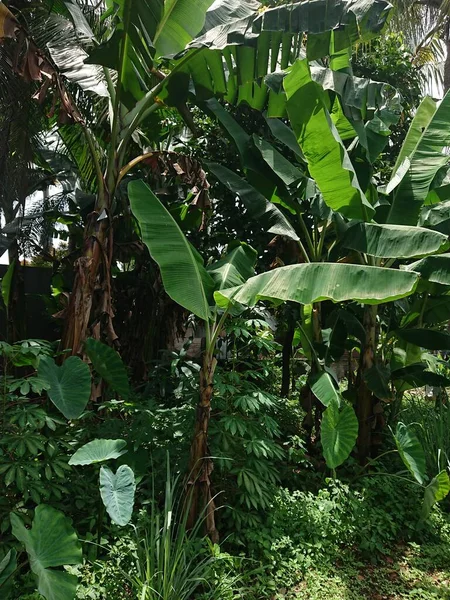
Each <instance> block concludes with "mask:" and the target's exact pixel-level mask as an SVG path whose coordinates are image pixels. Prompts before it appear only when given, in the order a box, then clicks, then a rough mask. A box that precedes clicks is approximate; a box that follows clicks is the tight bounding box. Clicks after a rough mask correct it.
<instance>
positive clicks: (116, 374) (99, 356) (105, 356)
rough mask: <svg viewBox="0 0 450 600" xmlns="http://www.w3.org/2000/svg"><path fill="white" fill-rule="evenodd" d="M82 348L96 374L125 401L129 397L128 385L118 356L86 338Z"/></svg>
mask: <svg viewBox="0 0 450 600" xmlns="http://www.w3.org/2000/svg"><path fill="white" fill-rule="evenodd" d="M84 348H85V350H86V354H87V355H88V356H89V358H90V360H91V362H92V364H93V365H94V369H95V370H96V371H97V373H98V374H99V375H100V376H101V377H102V378H103V379H104V380H105V381H106V382H107V383H109V385H110V386H111V387H112V389H113V390H115V391H116V392H117V393H118V394H120V395H121V396H122V397H123V398H125V400H126V399H127V398H128V396H129V395H130V385H129V383H128V375H127V371H126V369H125V365H124V364H123V362H122V359H121V358H120V356H119V354H118V353H117V352H116V351H115V350H113V349H112V348H110V347H109V346H107V345H106V344H102V342H99V341H98V340H95V339H94V338H88V339H87V340H86V342H85V344H84Z"/></svg>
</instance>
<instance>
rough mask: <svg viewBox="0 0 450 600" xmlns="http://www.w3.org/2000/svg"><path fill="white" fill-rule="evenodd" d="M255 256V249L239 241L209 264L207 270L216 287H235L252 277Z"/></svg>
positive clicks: (221, 288) (219, 288)
mask: <svg viewBox="0 0 450 600" xmlns="http://www.w3.org/2000/svg"><path fill="white" fill-rule="evenodd" d="M257 256H258V254H257V252H256V250H254V249H253V248H252V247H251V246H249V245H248V244H245V243H241V244H239V246H236V248H233V249H231V250H230V251H229V252H228V253H227V254H226V255H225V256H224V257H223V258H221V259H219V260H218V261H217V262H215V263H213V264H212V265H210V266H209V267H208V268H207V271H208V273H209V274H210V275H211V277H212V278H213V280H214V282H215V284H216V289H218V290H224V289H227V288H231V287H235V286H237V285H241V284H242V283H244V282H245V281H247V279H248V278H249V277H252V276H253V275H254V274H255V263H256V259H257Z"/></svg>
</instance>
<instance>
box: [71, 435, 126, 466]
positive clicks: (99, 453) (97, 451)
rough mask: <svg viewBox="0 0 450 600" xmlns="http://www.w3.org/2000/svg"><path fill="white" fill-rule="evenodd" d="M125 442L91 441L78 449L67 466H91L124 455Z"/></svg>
mask: <svg viewBox="0 0 450 600" xmlns="http://www.w3.org/2000/svg"><path fill="white" fill-rule="evenodd" d="M126 445H127V443H126V441H125V440H104V439H98V440H92V442H88V443H87V444H84V446H81V448H78V450H77V451H76V452H75V454H73V456H72V457H71V458H70V460H69V465H92V464H94V463H100V462H104V461H105V460H111V459H113V458H119V456H122V454H125V452H126V450H125V446H126Z"/></svg>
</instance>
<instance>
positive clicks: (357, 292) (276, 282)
mask: <svg viewBox="0 0 450 600" xmlns="http://www.w3.org/2000/svg"><path fill="white" fill-rule="evenodd" d="M405 275H408V277H405ZM417 281H418V276H417V275H416V274H414V273H412V272H407V271H397V270H396V269H384V268H381V267H367V266H363V265H348V264H340V263H309V264H301V265H289V266H287V267H280V268H279V269H274V270H273V271H270V272H267V273H262V274H261V275H256V277H252V278H251V279H249V280H248V281H247V282H246V283H244V285H242V286H239V287H237V288H232V289H229V290H221V291H217V292H215V294H214V298H215V300H216V303H217V304H218V305H219V306H220V307H222V308H223V307H226V306H228V304H229V303H230V302H232V303H233V302H238V303H241V304H245V305H247V306H254V305H255V304H256V303H257V302H258V301H259V300H271V301H272V302H275V303H278V304H279V303H280V302H285V301H287V300H290V301H292V302H298V303H300V304H312V303H314V302H320V301H322V300H333V301H334V302H342V301H344V300H355V301H358V302H363V303H364V304H380V303H384V302H391V301H393V300H397V299H398V298H404V297H405V296H408V295H409V294H411V293H412V292H414V290H415V288H416V285H417Z"/></svg>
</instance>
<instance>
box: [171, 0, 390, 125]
mask: <svg viewBox="0 0 450 600" xmlns="http://www.w3.org/2000/svg"><path fill="white" fill-rule="evenodd" d="M389 8H390V5H389V4H388V2H386V1H385V0H310V1H309V2H297V3H290V4H287V5H285V6H279V7H275V8H272V9H268V10H261V9H260V7H259V6H258V3H256V2H254V1H253V0H219V1H217V2H215V3H214V5H213V6H212V8H211V10H210V11H209V12H208V13H207V16H206V25H205V31H204V32H203V34H202V35H201V36H200V37H198V38H197V39H195V40H193V41H192V42H191V43H190V44H189V46H188V47H187V54H189V55H191V57H192V60H191V59H189V60H188V61H187V62H185V63H184V64H183V66H182V68H181V69H180V71H179V73H178V75H177V78H178V79H179V82H180V83H179V85H178V86H176V90H177V91H176V94H178V95H180V94H181V96H183V95H187V93H188V89H189V85H190V82H192V83H193V85H194V88H195V92H196V95H197V97H198V98H200V99H204V98H207V97H210V96H211V95H217V94H220V95H223V96H224V98H225V99H226V100H227V101H228V102H231V103H240V102H246V103H248V104H249V105H250V106H251V107H253V108H256V109H257V110H262V108H263V107H264V106H265V105H266V104H267V103H268V106H269V112H271V113H272V114H280V110H281V112H282V110H283V108H282V107H283V106H284V99H283V98H282V97H280V96H279V95H278V94H276V93H275V92H273V91H270V92H269V89H268V87H267V85H266V84H265V82H264V77H265V76H266V75H267V74H269V73H273V72H276V71H280V70H283V69H286V68H287V67H288V66H289V64H290V63H292V62H293V61H294V60H295V59H296V58H298V57H299V56H300V55H301V52H302V39H303V37H304V34H305V33H306V34H307V55H308V59H309V60H313V59H318V58H323V57H325V56H328V55H330V54H331V53H335V52H337V51H339V50H341V49H344V48H348V47H349V46H351V45H352V44H353V43H354V42H356V41H358V40H363V39H369V38H370V37H371V36H372V35H374V34H375V33H377V32H378V31H379V30H380V29H381V28H382V27H383V25H384V23H385V21H386V18H387V14H388V11H389ZM195 52H197V54H194V53H195ZM183 58H185V56H183ZM175 65H176V63H175ZM280 101H281V109H280V108H279V106H280ZM277 106H278V108H277Z"/></svg>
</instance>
